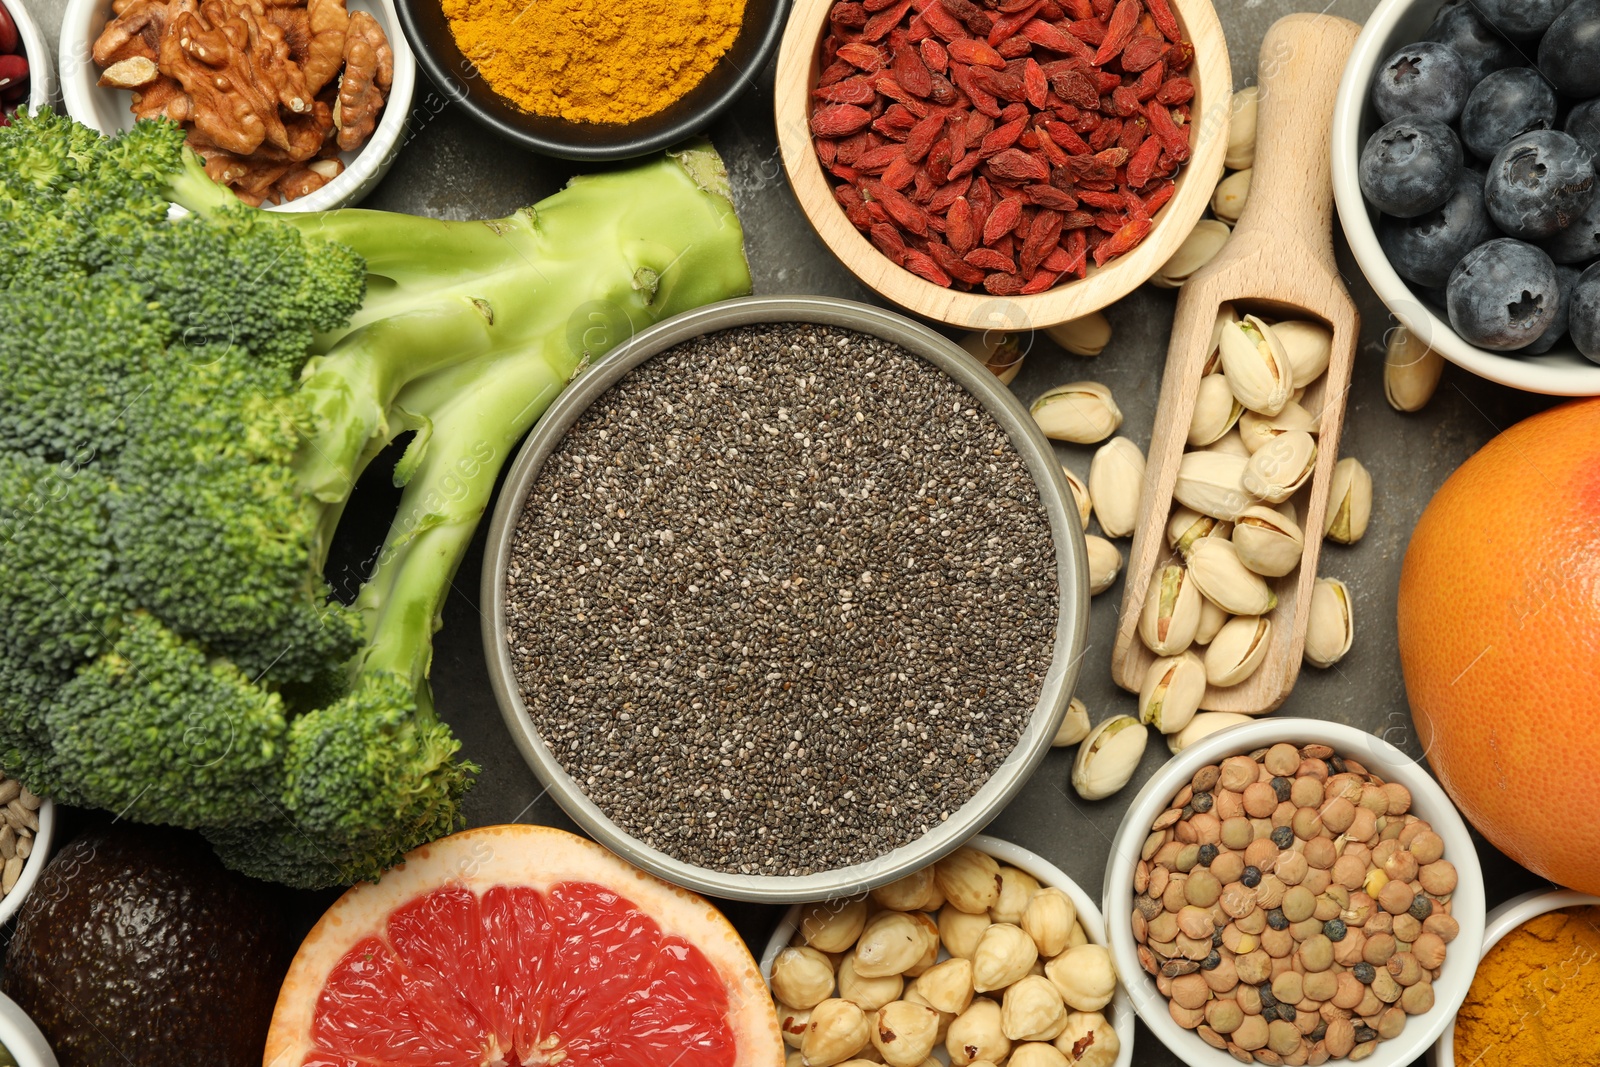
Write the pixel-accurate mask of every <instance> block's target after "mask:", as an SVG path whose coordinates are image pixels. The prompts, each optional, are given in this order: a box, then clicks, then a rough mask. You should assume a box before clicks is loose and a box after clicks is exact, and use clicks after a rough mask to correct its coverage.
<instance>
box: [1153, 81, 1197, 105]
mask: <svg viewBox="0 0 1600 1067" xmlns="http://www.w3.org/2000/svg"><path fill="white" fill-rule="evenodd" d="M1193 99H1194V82H1192V81H1190V80H1189V79H1188V78H1185V77H1183V76H1182V75H1177V76H1174V77H1171V78H1168V79H1167V80H1166V81H1164V82H1162V83H1161V88H1159V89H1157V90H1156V100H1157V101H1158V102H1160V103H1162V104H1165V105H1167V106H1168V107H1172V106H1174V105H1177V104H1187V103H1188V102H1189V101H1191V100H1193Z"/></svg>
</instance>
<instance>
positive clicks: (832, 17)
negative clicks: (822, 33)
mask: <svg viewBox="0 0 1600 1067" xmlns="http://www.w3.org/2000/svg"><path fill="white" fill-rule="evenodd" d="M828 21H829V22H832V23H833V24H834V25H835V26H836V27H838V28H839V29H844V30H859V29H860V28H861V27H863V26H865V25H866V24H867V9H866V7H865V6H864V5H862V4H852V3H842V4H834V5H833V10H831V11H829V12H828Z"/></svg>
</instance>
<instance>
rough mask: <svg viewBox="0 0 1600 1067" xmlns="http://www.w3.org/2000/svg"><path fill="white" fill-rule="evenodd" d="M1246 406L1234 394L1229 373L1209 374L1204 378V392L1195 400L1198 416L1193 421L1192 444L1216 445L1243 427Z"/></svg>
mask: <svg viewBox="0 0 1600 1067" xmlns="http://www.w3.org/2000/svg"><path fill="white" fill-rule="evenodd" d="M1243 414H1244V405H1243V404H1241V403H1239V398H1238V397H1236V396H1234V395H1233V390H1232V389H1231V388H1229V386H1228V376H1227V375H1225V374H1208V375H1206V376H1205V377H1204V378H1201V379H1200V392H1199V394H1198V395H1197V396H1196V397H1195V401H1194V415H1193V417H1192V418H1191V419H1190V420H1189V444H1190V445H1192V446H1194V447H1195V448H1204V447H1205V446H1206V445H1209V444H1214V443H1216V442H1217V441H1218V440H1220V439H1221V437H1222V435H1223V434H1225V433H1227V432H1228V431H1229V430H1231V429H1233V428H1234V427H1235V426H1237V425H1238V424H1239V418H1240V416H1242V415H1243Z"/></svg>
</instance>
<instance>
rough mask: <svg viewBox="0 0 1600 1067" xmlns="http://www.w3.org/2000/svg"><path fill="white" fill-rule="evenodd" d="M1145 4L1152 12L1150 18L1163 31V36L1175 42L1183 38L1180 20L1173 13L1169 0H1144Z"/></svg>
mask: <svg viewBox="0 0 1600 1067" xmlns="http://www.w3.org/2000/svg"><path fill="white" fill-rule="evenodd" d="M1144 6H1145V8H1146V9H1148V10H1149V12H1150V19H1151V21H1153V22H1154V23H1155V24H1156V28H1157V29H1158V30H1160V31H1161V36H1163V37H1165V38H1166V39H1167V40H1169V41H1171V42H1172V43H1174V44H1177V43H1178V42H1179V41H1181V40H1182V39H1183V31H1182V30H1180V29H1179V28H1178V20H1177V18H1176V17H1175V16H1174V15H1173V14H1172V8H1171V7H1170V6H1169V5H1168V4H1167V0H1144Z"/></svg>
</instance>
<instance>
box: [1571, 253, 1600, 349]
mask: <svg viewBox="0 0 1600 1067" xmlns="http://www.w3.org/2000/svg"><path fill="white" fill-rule="evenodd" d="M1567 330H1568V332H1569V333H1571V334H1572V343H1573V344H1575V345H1577V346H1578V351H1579V352H1582V353H1583V354H1584V355H1585V356H1587V357H1588V358H1589V359H1590V360H1592V361H1593V362H1595V363H1600V263H1596V264H1595V265H1594V266H1592V267H1590V268H1589V269H1588V270H1586V271H1584V272H1583V274H1582V275H1580V276H1579V278H1578V282H1577V284H1576V285H1574V286H1573V287H1572V299H1571V301H1569V302H1568V304H1567Z"/></svg>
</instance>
